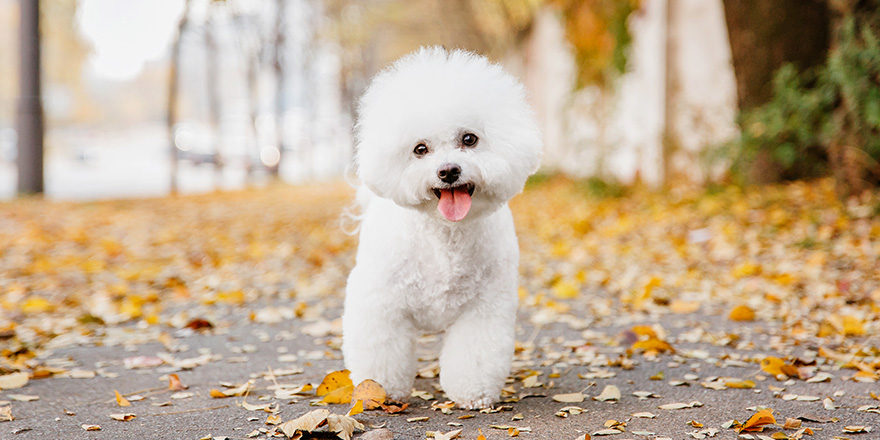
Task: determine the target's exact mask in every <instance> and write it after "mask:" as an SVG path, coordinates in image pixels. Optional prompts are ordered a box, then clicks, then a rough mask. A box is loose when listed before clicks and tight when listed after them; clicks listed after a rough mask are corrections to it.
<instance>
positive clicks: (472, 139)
mask: <svg viewBox="0 0 880 440" xmlns="http://www.w3.org/2000/svg"><path fill="white" fill-rule="evenodd" d="M478 140H479V138H477V135H475V134H473V133H465V134H464V136H462V137H461V144H462V145H464V146H465V147H473V146H474V145H477V141H478Z"/></svg>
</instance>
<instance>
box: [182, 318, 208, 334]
mask: <svg viewBox="0 0 880 440" xmlns="http://www.w3.org/2000/svg"><path fill="white" fill-rule="evenodd" d="M184 327H186V328H188V329H190V330H195V331H197V332H205V331H208V330H211V329H212V328H214V324H211V322H210V321H208V320H206V319H199V318H196V319H193V320H191V321H189V322H188V323H186V325H185V326H184Z"/></svg>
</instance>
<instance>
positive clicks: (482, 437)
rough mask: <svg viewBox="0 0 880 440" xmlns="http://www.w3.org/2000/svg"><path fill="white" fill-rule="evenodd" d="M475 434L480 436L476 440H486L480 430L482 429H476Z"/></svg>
mask: <svg viewBox="0 0 880 440" xmlns="http://www.w3.org/2000/svg"><path fill="white" fill-rule="evenodd" d="M477 432H479V433H480V434H479V435H478V436H477V440H486V436H485V435H483V430H482V429H477Z"/></svg>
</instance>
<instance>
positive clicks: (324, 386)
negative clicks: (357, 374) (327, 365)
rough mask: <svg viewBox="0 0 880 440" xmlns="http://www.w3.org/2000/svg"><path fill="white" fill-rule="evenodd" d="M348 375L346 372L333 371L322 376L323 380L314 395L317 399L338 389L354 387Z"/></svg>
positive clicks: (348, 372)
mask: <svg viewBox="0 0 880 440" xmlns="http://www.w3.org/2000/svg"><path fill="white" fill-rule="evenodd" d="M350 374H351V372H350V371H348V370H341V371H334V372H332V373H330V374H328V375H326V376H324V380H322V381H321V384H320V385H318V390H317V391H316V392H315V394H317V396H318V397H321V396H325V395H327V394H329V393H330V392H331V391H333V390H335V389H338V388H343V387H354V383H352V382H351V378H350V377H349V375H350Z"/></svg>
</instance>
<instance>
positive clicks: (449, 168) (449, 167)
mask: <svg viewBox="0 0 880 440" xmlns="http://www.w3.org/2000/svg"><path fill="white" fill-rule="evenodd" d="M458 176H461V167H460V166H458V164H455V163H447V164H444V165H443V166H442V167H440V169H439V170H437V177H439V178H440V180H442V181H444V182H446V183H453V182H455V181H456V180H458Z"/></svg>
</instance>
